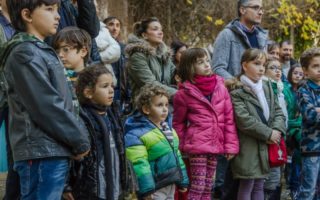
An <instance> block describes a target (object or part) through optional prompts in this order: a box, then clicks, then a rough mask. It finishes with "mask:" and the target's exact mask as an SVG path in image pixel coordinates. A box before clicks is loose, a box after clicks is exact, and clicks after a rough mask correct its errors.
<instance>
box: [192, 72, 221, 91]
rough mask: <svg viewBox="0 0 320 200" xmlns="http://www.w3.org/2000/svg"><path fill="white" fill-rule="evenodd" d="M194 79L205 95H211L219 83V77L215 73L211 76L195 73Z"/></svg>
mask: <svg viewBox="0 0 320 200" xmlns="http://www.w3.org/2000/svg"><path fill="white" fill-rule="evenodd" d="M193 81H194V85H195V86H196V87H197V88H198V89H199V90H200V91H201V93H202V94H203V95H204V96H211V94H212V93H213V90H214V88H215V86H216V84H217V78H216V75H214V74H213V75H210V76H201V75H195V76H194V78H193Z"/></svg>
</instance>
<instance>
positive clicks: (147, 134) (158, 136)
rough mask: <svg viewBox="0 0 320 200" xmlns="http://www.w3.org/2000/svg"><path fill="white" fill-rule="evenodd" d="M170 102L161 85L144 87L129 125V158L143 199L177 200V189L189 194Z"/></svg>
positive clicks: (127, 146)
mask: <svg viewBox="0 0 320 200" xmlns="http://www.w3.org/2000/svg"><path fill="white" fill-rule="evenodd" d="M168 102H169V95H168V93H167V92H166V91H165V89H163V88H162V87H161V86H158V85H146V86H144V87H143V88H142V89H141V91H140V94H139V95H138V96H137V97H136V106H137V108H138V111H139V112H136V113H135V114H134V115H133V116H131V117H129V118H128V119H127V121H126V124H125V132H126V134H125V146H126V156H127V158H128V159H129V160H130V161H131V162H132V164H133V168H134V172H135V174H136V177H137V181H138V185H139V191H138V195H139V197H140V198H141V199H155V200H158V199H159V200H160V199H174V192H175V186H177V187H178V189H179V190H180V191H181V192H186V191H187V187H188V185H189V180H188V176H187V172H186V168H185V165H184V163H183V160H182V158H181V153H180V151H179V149H178V148H179V139H178V136H177V134H176V132H175V130H174V129H173V128H172V122H171V116H170V115H168V112H169V109H168V106H169V103H168Z"/></svg>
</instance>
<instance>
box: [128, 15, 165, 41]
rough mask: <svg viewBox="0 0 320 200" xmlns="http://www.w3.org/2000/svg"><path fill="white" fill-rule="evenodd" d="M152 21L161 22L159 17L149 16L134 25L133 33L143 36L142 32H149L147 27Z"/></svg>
mask: <svg viewBox="0 0 320 200" xmlns="http://www.w3.org/2000/svg"><path fill="white" fill-rule="evenodd" d="M152 22H159V23H160V21H159V20H158V18H156V17H149V18H147V19H144V20H142V21H140V22H136V23H135V24H134V25H133V33H134V34H135V35H136V36H138V37H142V33H145V32H147V29H148V27H149V24H150V23H152Z"/></svg>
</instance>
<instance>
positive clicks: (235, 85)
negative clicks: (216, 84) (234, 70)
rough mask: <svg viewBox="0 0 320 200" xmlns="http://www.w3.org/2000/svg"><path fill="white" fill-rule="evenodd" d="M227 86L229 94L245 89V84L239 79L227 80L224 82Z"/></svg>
mask: <svg viewBox="0 0 320 200" xmlns="http://www.w3.org/2000/svg"><path fill="white" fill-rule="evenodd" d="M224 84H225V86H226V87H227V89H228V90H229V92H231V91H233V90H237V89H241V88H243V87H244V85H243V83H241V81H240V80H239V79H238V78H233V79H227V80H225V82H224Z"/></svg>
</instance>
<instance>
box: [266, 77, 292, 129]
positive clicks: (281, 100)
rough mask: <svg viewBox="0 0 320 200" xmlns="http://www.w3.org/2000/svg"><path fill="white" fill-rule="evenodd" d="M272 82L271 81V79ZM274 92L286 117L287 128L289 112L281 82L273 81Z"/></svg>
mask: <svg viewBox="0 0 320 200" xmlns="http://www.w3.org/2000/svg"><path fill="white" fill-rule="evenodd" d="M270 80H271V79H270ZM271 85H272V90H273V92H274V93H275V94H276V96H277V97H278V101H279V105H280V107H281V110H282V112H283V114H284V116H285V117H286V120H285V122H286V128H287V127H288V110H287V103H286V100H285V97H284V94H283V88H284V86H283V82H282V81H281V80H280V81H278V82H276V81H274V80H271Z"/></svg>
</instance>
